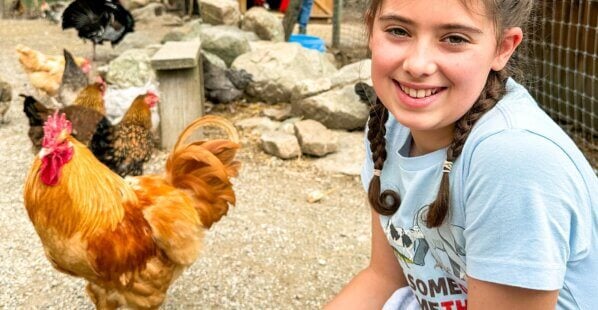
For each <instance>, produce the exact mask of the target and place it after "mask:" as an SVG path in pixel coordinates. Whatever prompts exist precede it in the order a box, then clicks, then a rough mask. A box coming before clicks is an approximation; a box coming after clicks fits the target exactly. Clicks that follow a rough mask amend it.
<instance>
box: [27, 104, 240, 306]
mask: <svg viewBox="0 0 598 310" xmlns="http://www.w3.org/2000/svg"><path fill="white" fill-rule="evenodd" d="M207 125H216V126H218V127H220V128H222V129H224V130H225V131H226V132H227V133H228V135H229V137H230V139H221V140H207V141H191V142H186V140H187V138H189V137H190V136H191V134H192V133H193V132H194V131H196V130H197V129H198V128H199V127H204V126H207ZM70 133H71V125H70V123H69V122H68V121H67V120H66V118H65V116H64V115H62V116H58V114H57V113H56V114H54V115H53V116H51V117H50V118H48V121H47V122H46V124H45V125H44V139H43V148H42V150H41V151H40V153H39V155H38V156H36V158H35V159H34V162H33V164H32V166H31V168H30V169H29V173H28V176H27V179H26V183H25V189H24V203H25V208H26V210H27V213H28V215H29V218H30V220H31V222H32V223H33V226H34V227H35V230H36V232H37V234H38V235H39V237H40V239H41V242H42V245H43V247H44V250H45V254H46V256H47V258H48V260H49V261H50V262H51V263H52V265H53V266H54V267H55V268H56V269H57V270H59V271H61V272H64V273H67V274H69V275H73V276H76V277H81V278H83V279H85V280H87V282H88V284H87V293H88V294H89V296H90V298H91V300H92V301H93V303H94V304H95V306H96V307H97V308H98V309H114V308H117V307H119V306H125V307H128V308H134V309H137V308H158V307H159V306H160V305H161V304H162V303H163V302H164V299H165V297H166V293H167V290H168V287H169V286H170V285H171V284H172V283H173V281H174V280H175V279H176V278H177V277H178V276H179V275H180V274H181V272H182V271H183V270H184V269H185V268H186V267H188V266H190V265H191V264H192V263H193V262H194V261H195V260H196V259H197V257H198V255H199V253H200V251H201V247H202V239H203V235H204V231H205V230H206V229H207V228H209V227H211V225H212V224H213V223H215V222H217V221H219V220H220V218H221V217H222V216H224V215H226V213H227V212H228V208H229V204H230V205H234V204H235V193H234V191H233V188H232V184H231V182H230V179H231V178H232V177H235V176H237V174H238V170H239V168H240V163H239V162H238V161H236V160H235V154H236V152H237V150H238V149H239V147H240V146H239V144H238V142H237V141H238V135H237V132H236V130H235V129H234V127H233V126H232V125H231V124H230V123H229V122H228V121H225V120H224V119H221V118H218V117H215V116H205V117H203V118H200V119H198V120H195V121H193V122H192V123H191V124H190V125H189V126H188V127H187V128H186V129H185V130H184V131H183V132H182V133H181V134H180V136H179V139H178V141H177V143H176V144H175V146H174V148H173V150H172V152H171V153H170V155H169V157H168V159H167V162H166V167H165V173H164V174H163V175H144V176H139V177H128V178H127V179H123V178H121V177H120V176H118V175H117V174H115V173H113V172H112V171H111V170H110V169H108V168H107V167H106V166H104V165H102V164H101V163H100V162H99V161H98V160H97V159H96V158H95V157H94V156H93V155H92V154H91V152H90V151H89V150H88V149H87V148H86V147H85V145H83V144H81V143H80V142H79V141H77V140H76V139H74V138H73V137H72V136H71V135H70Z"/></svg>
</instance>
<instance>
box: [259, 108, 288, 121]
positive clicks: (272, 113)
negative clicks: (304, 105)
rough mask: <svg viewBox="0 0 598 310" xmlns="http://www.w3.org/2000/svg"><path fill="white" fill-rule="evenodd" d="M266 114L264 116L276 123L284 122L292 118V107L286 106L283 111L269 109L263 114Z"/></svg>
mask: <svg viewBox="0 0 598 310" xmlns="http://www.w3.org/2000/svg"><path fill="white" fill-rule="evenodd" d="M262 113H263V114H264V116H267V117H269V118H271V119H273V120H275V121H279V122H280V121H284V120H285V119H288V118H290V117H291V116H292V114H291V106H290V105H288V104H287V105H284V106H283V108H281V109H274V108H268V109H264V111H263V112H262Z"/></svg>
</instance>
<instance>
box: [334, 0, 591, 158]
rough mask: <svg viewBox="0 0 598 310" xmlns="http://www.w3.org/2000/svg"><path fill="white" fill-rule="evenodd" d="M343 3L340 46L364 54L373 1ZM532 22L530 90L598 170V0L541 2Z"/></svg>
mask: <svg viewBox="0 0 598 310" xmlns="http://www.w3.org/2000/svg"><path fill="white" fill-rule="evenodd" d="M341 2H342V10H341V19H340V22H341V25H340V32H341V33H340V42H339V46H338V47H337V48H338V49H339V51H340V53H341V54H347V55H349V56H348V58H349V59H351V60H353V59H355V58H358V59H359V58H365V57H366V55H367V50H366V49H367V47H366V42H367V41H366V32H365V29H364V27H363V14H364V12H365V10H366V9H367V6H368V4H369V1H364V0H342V1H341ZM532 25H533V26H532V29H530V30H531V32H530V34H533V35H532V36H531V37H532V39H531V40H530V41H528V42H529V51H530V53H529V55H530V57H526V60H527V62H528V63H529V66H530V70H529V71H530V72H525V74H526V75H527V77H528V78H529V81H530V82H529V85H528V86H529V88H530V90H531V93H532V95H533V96H534V98H536V100H537V101H538V102H539V104H540V105H541V106H542V108H543V109H544V110H545V111H546V112H547V113H548V114H549V115H550V116H551V117H552V118H553V119H554V120H556V121H557V122H558V123H559V124H560V125H561V126H562V127H563V128H564V129H565V130H566V131H567V133H568V134H569V135H570V136H571V137H573V139H574V140H575V141H576V143H577V145H578V146H579V147H580V148H581V149H582V151H583V152H584V153H585V155H586V157H587V158H588V159H589V160H590V162H591V163H592V165H593V166H594V167H595V168H598V100H597V99H596V98H598V62H597V60H598V59H597V58H598V37H597V30H598V0H541V1H537V10H536V14H534V16H533V20H532Z"/></svg>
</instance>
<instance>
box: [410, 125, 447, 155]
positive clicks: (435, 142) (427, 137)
mask: <svg viewBox="0 0 598 310" xmlns="http://www.w3.org/2000/svg"><path fill="white" fill-rule="evenodd" d="M411 136H412V139H411V148H410V150H409V157H415V156H421V155H425V154H428V153H432V152H434V151H437V150H440V149H442V148H445V147H447V146H448V145H449V144H451V142H452V141H453V126H451V127H450V128H442V129H437V130H434V131H429V130H426V131H417V130H412V131H411Z"/></svg>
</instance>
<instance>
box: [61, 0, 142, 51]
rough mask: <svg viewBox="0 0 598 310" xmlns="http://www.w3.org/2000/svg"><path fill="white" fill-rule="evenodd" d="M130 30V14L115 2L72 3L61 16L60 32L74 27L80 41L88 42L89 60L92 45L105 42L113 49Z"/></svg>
mask: <svg viewBox="0 0 598 310" xmlns="http://www.w3.org/2000/svg"><path fill="white" fill-rule="evenodd" d="M134 27H135V20H134V19H133V15H131V13H130V12H129V11H127V10H126V9H125V8H124V7H123V6H122V5H121V4H120V2H119V1H118V0H75V1H73V2H72V3H71V4H69V6H67V8H66V9H65V10H64V12H63V13H62V29H69V28H75V29H77V34H78V36H79V37H80V38H82V39H87V40H90V41H91V42H92V44H93V56H92V59H93V60H95V59H96V44H102V43H103V42H104V41H109V42H110V44H111V45H112V46H113V47H114V45H116V44H118V43H119V42H120V41H121V40H122V39H123V38H124V37H125V35H126V34H127V33H129V32H133V31H134Z"/></svg>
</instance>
